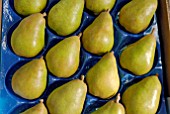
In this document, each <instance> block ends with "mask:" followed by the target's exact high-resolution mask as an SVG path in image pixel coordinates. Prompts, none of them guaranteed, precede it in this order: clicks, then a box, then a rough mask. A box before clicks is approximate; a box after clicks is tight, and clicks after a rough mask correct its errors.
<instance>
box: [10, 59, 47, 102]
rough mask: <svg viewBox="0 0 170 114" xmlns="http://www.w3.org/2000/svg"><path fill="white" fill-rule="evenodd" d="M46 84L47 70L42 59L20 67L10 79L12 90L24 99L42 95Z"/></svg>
mask: <svg viewBox="0 0 170 114" xmlns="http://www.w3.org/2000/svg"><path fill="white" fill-rule="evenodd" d="M46 84H47V69H46V65H45V62H44V60H43V58H42V57H41V58H40V59H34V60H32V61H30V62H28V63H26V64H24V65H23V66H21V67H20V68H19V69H18V70H17V71H16V72H15V73H14V75H13V77H12V89H13V91H14V92H15V94H17V95H19V96H21V97H23V98H25V99H30V100H31V99H36V98H38V97H40V96H41V95H42V93H43V92H44V90H45V88H46Z"/></svg>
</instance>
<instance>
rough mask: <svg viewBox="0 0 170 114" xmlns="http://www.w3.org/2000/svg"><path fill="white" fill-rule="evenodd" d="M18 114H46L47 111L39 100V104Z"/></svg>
mask: <svg viewBox="0 0 170 114" xmlns="http://www.w3.org/2000/svg"><path fill="white" fill-rule="evenodd" d="M20 114H48V111H47V109H46V107H45V105H44V103H43V100H41V101H40V103H38V104H37V105H35V106H33V107H31V108H29V109H27V110H25V111H24V112H22V113H20Z"/></svg>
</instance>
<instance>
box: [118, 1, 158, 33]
mask: <svg viewBox="0 0 170 114" xmlns="http://www.w3.org/2000/svg"><path fill="white" fill-rule="evenodd" d="M157 5H158V0H131V1H130V2H129V3H127V4H126V5H125V6H123V7H122V9H121V10H120V14H119V23H120V24H121V25H122V26H123V27H124V28H125V29H126V30H127V31H129V32H131V33H135V34H137V33H140V32H142V31H144V30H145V29H146V28H147V27H148V26H149V24H150V22H151V20H152V17H153V15H154V14H155V11H156V9H157Z"/></svg>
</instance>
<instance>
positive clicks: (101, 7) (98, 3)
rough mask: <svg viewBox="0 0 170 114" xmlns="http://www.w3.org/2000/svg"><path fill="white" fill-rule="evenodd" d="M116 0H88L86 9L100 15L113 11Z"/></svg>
mask: <svg viewBox="0 0 170 114" xmlns="http://www.w3.org/2000/svg"><path fill="white" fill-rule="evenodd" d="M115 2H116V0H107V1H106V0H86V8H87V9H89V10H90V11H92V12H93V13H94V14H99V13H100V12H102V11H105V10H108V9H112V8H113V6H114V5H115Z"/></svg>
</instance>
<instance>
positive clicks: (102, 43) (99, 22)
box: [82, 11, 114, 55]
mask: <svg viewBox="0 0 170 114" xmlns="http://www.w3.org/2000/svg"><path fill="white" fill-rule="evenodd" d="M82 44H83V47H84V48H85V50H87V51H88V52H90V53H93V54H97V55H102V54H104V53H107V52H109V51H110V50H111V49H112V47H113V45H114V28H113V22H112V17H111V15H110V13H109V11H105V12H102V13H101V14H100V15H99V16H98V17H97V18H96V19H95V20H94V21H93V23H92V24H91V25H89V26H88V27H87V28H86V29H85V30H84V32H83V37H82Z"/></svg>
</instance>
